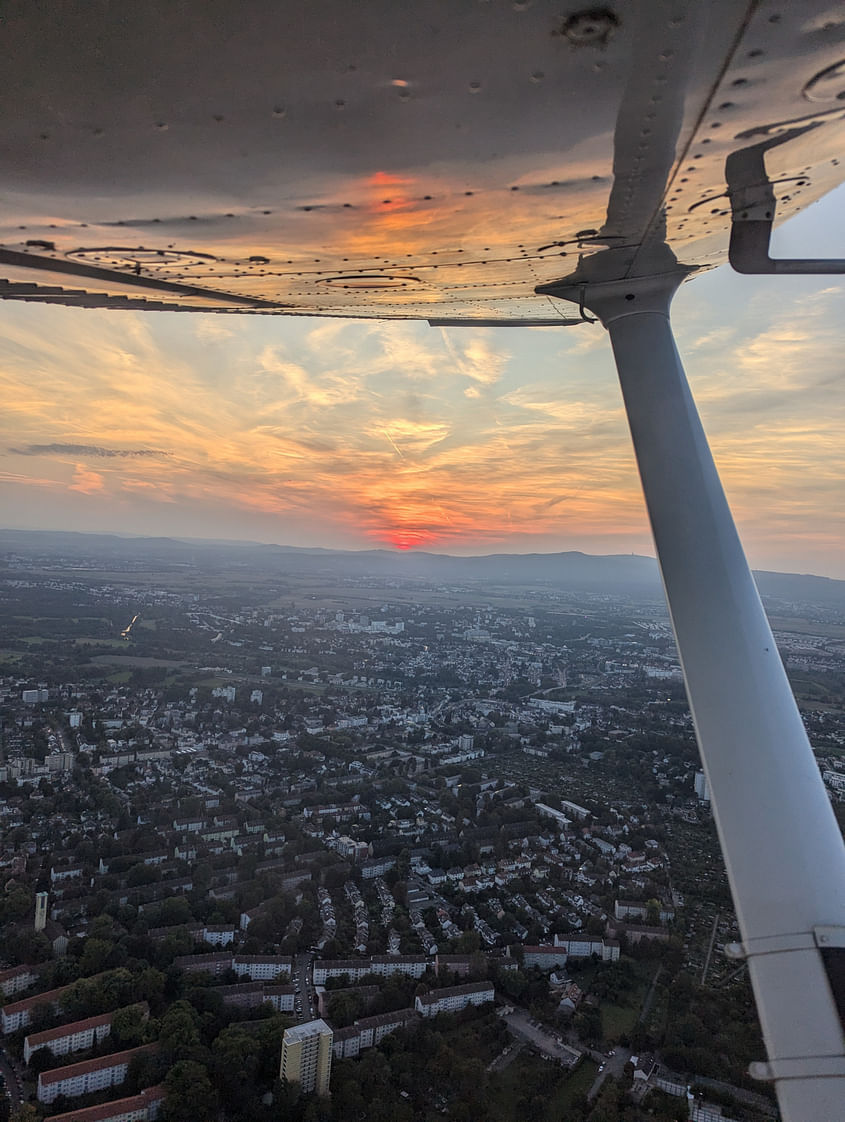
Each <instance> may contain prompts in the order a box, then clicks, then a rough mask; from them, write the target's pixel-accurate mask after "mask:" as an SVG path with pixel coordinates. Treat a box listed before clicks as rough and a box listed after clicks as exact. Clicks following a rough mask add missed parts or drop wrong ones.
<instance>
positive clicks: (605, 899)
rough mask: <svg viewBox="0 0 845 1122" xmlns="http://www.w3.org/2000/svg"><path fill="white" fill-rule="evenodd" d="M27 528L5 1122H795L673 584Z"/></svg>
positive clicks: (833, 651)
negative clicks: (416, 569) (743, 956)
mask: <svg viewBox="0 0 845 1122" xmlns="http://www.w3.org/2000/svg"><path fill="white" fill-rule="evenodd" d="M5 539H6V540H4V541H3V542H2V543H0V544H2V571H0V596H2V616H1V617H0V629H2V630H0V634H1V635H2V642H0V657H2V665H1V666H0V675H2V676H0V706H2V708H0V714H1V715H2V722H3V725H2V736H3V741H2V747H3V757H2V762H0V816H2V826H3V830H2V832H3V838H4V843H3V851H2V854H0V862H2V867H3V872H4V895H3V898H2V909H3V911H2V921H3V926H4V948H3V952H2V953H3V959H4V960H5V961H4V969H3V970H2V972H0V986H2V988H3V993H4V999H5V1004H4V1006H3V1009H2V1013H1V1014H0V1016H2V1026H0V1027H2V1031H3V1034H4V1035H3V1047H4V1059H3V1062H2V1065H0V1071H2V1075H3V1077H4V1080H5V1089H6V1097H5V1100H4V1105H5V1111H6V1115H7V1116H9V1115H10V1114H11V1117H13V1118H16V1119H17V1118H20V1119H26V1118H32V1119H42V1118H48V1119H51V1120H58V1119H61V1120H62V1122H70V1120H71V1119H74V1120H77V1122H89V1120H90V1122H93V1120H94V1119H98V1120H105V1119H115V1120H116V1119H124V1118H133V1119H152V1118H162V1119H172V1120H174V1122H178V1120H179V1119H189V1118H190V1119H196V1118H206V1117H207V1118H221V1119H223V1118H225V1119H233V1120H238V1119H262V1118H267V1119H270V1118H278V1117H290V1118H303V1119H313V1118H317V1119H323V1118H325V1119H335V1118H337V1119H347V1118H348V1119H352V1118H362V1117H366V1118H372V1119H380V1118H385V1119H388V1118H390V1119H405V1118H407V1119H414V1118H424V1119H428V1118H431V1119H436V1118H442V1117H447V1118H454V1119H463V1118H470V1117H478V1113H477V1111H478V1104H479V1102H480V1101H481V1102H483V1103H484V1113H483V1117H485V1118H490V1119H503V1120H504V1119H510V1118H514V1119H515V1118H518V1117H523V1116H524V1113H525V1111H526V1110H528V1109H531V1110H533V1111H535V1112H536V1113H538V1117H541V1118H549V1119H552V1118H555V1119H558V1118H566V1119H572V1120H573V1122H574V1120H576V1119H587V1118H589V1119H600V1118H610V1119H614V1118H622V1117H624V1118H626V1119H638V1118H643V1119H644V1118H647V1117H648V1118H650V1117H656V1118H664V1119H675V1118H687V1117H691V1118H693V1119H697V1120H701V1122H709V1120H710V1119H715V1118H720V1119H724V1120H726V1122H727V1120H728V1119H735V1120H738V1122H746V1120H748V1122H753V1120H760V1119H766V1118H776V1117H777V1116H778V1115H777V1108H776V1106H775V1103H774V1099H773V1097H772V1095H771V1093H770V1092H769V1090H768V1088H767V1087H766V1085H765V1084H759V1083H754V1082H752V1081H751V1080H750V1079H749V1077H748V1076H747V1074H746V1069H747V1066H748V1063H749V1062H750V1061H752V1060H754V1059H756V1058H758V1057H759V1056H760V1055H761V1054H762V1051H761V1050H762V1043H761V1040H760V1037H759V1030H758V1028H757V1024H756V1018H755V1015H754V1011H753V1005H752V999H751V993H750V988H749V986H748V982H747V976H746V974H745V971H744V967H743V966H741V965H740V966H737V963H736V962H735V961H733V960H732V959H730V957H729V956H728V955H726V953H725V945H726V944H728V943H730V942H731V941H733V940H734V939H735V938H736V937H737V929H736V921H735V918H734V914H733V909H732V905H731V901H730V895H729V892H728V887H727V881H726V878H725V874H724V870H723V866H722V862H721V857H720V855H719V851H718V844H717V841H716V836H715V830H714V827H713V823H712V816H711V813H710V809H709V801H708V791H707V785H706V780H705V778H704V775H703V773H702V772H701V770H700V765H699V762H698V754H697V749H696V746H695V740H694V736H693V732H692V724H691V719H690V716H689V713H688V710H687V706H686V701H685V697H684V691H683V685H682V679H681V673H680V668H679V666H678V662H677V658H676V653H675V648H674V641H673V638H672V634H671V629H670V627H669V623H668V617H667V615H666V611H665V607H664V606H663V604H662V601H661V599H660V597H659V590H656V591H654V592H652V591H651V589H650V588H649V587H645V588H644V589H643V590H641V591H640V592H639V593H637V592H634V593H613V592H606V593H599V592H597V591H595V590H590V589H588V590H583V589H578V588H577V587H576V588H574V589H573V588H569V589H567V588H563V587H555V586H554V584H553V583H551V582H548V581H546V582H545V583H543V582H537V583H535V584H534V585H520V584H519V583H515V582H514V581H511V582H510V583H508V582H504V581H503V582H502V583H499V584H497V583H495V582H490V581H489V580H488V581H485V582H484V583H483V584H482V583H481V582H476V581H474V580H472V579H471V578H468V579H466V580H465V581H464V583H458V582H455V583H451V582H450V583H449V584H436V583H433V582H424V581H421V580H420V579H419V578H417V577H414V578H403V577H402V576H401V575H400V576H397V575H396V574H395V573H392V572H387V571H383V572H377V571H376V572H374V573H373V575H370V576H367V575H366V574H365V573H364V572H362V571H359V570H360V568H361V566H360V565H359V566H357V567H354V566H351V567H350V568H352V569H353V570H354V571H352V572H351V573H350V574H349V575H347V576H343V572H344V566H343V565H340V566H339V567H335V568H333V567H332V566H331V565H328V566H326V567H324V569H323V570H322V571H320V569H319V568H318V567H315V566H314V565H312V564H311V563H310V562H309V564H308V565H305V566H304V567H303V566H302V565H301V564H300V565H298V564H297V559H296V558H295V557H294V558H289V559H288V561H287V563H285V562H284V561H279V559H278V558H273V559H269V560H268V559H266V558H265V559H263V560H262V561H260V562H258V561H255V560H254V558H253V554H252V553H250V552H249V551H241V553H240V554H239V553H238V552H237V551H234V552H232V551H229V552H228V553H227V552H226V551H223V552H222V553H221V551H220V550H219V549H218V550H217V551H216V552H215V550H214V548H213V547H211V546H208V547H203V546H201V545H199V544H196V546H195V547H194V548H192V550H191V555H190V559H189V560H185V559H182V560H180V561H179V562H178V563H177V562H174V560H173V557H172V555H171V552H169V551H168V547H167V543H166V542H161V543H152V544H151V543H149V542H136V541H134V540H133V539H123V540H122V541H121V542H118V544H117V545H114V546H113V548H112V549H111V551H110V553H109V556H108V557H107V558H106V559H103V558H102V556H98V543H99V539H98V538H97V537H95V536H85V535H38V534H29V535H18V536H17V537H13V536H10V535H5ZM100 552H102V550H100ZM139 552H140V553H141V554H143V557H141V558H139ZM338 556H339V557H340V558H341V560H342V559H343V555H338ZM353 556H354V555H353ZM156 557H157V559H156ZM300 560H301V559H300ZM828 583H829V584H830V586H831V588H830V589H828V596H827V603H824V604H822V605H814V604H811V603H809V602H804V603H800V602H797V601H786V600H782V599H781V600H772V601H771V602H770V604H769V611H770V616H771V618H772V622H773V626H774V629H775V633H776V635H777V638H778V642H779V646H780V650H781V653H782V657H783V658H784V661H785V664H786V666H787V669H788V670H789V672H790V674H791V677H792V680H793V686H794V688H795V689H796V690H797V692H798V696H799V701H800V702H801V704H802V708H803V712H804V717H805V722H806V724H807V728H808V731H809V733H810V737H811V740H812V743H813V746H814V748H815V751H816V757H817V760H818V764H819V768H820V770H821V772H822V775H823V778H824V781H825V783H826V785H827V787H828V790H829V793H830V797H831V800H832V801H833V803H834V808H835V809H836V811H837V814H838V816H839V818H840V822H842V821H843V819H845V813H843V811H845V803H843V799H845V749H843V744H845V714H843V710H842V697H841V688H842V687H841V682H842V671H843V668H845V598H843V599H842V600H841V602H837V600H836V596H835V593H836V582H828ZM576 584H577V581H576ZM796 587H798V586H796ZM808 587H810V588H811V587H812V585H810V586H808ZM474 1112H475V1113H474ZM720 1112H721V1113H720Z"/></svg>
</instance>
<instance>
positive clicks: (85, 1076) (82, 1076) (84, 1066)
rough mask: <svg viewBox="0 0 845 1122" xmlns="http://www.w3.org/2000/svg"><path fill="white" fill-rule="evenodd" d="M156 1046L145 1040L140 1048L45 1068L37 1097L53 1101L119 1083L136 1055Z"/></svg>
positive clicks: (124, 1077)
mask: <svg viewBox="0 0 845 1122" xmlns="http://www.w3.org/2000/svg"><path fill="white" fill-rule="evenodd" d="M157 1048H158V1045H157V1044H143V1045H141V1047H140V1048H129V1049H128V1050H127V1051H125V1052H115V1053H114V1055H112V1056H97V1057H96V1058H95V1059H93V1060H81V1061H80V1062H79V1063H78V1064H68V1065H67V1067H55V1068H52V1070H50V1071H42V1072H41V1074H40V1075H39V1076H38V1090H37V1098H38V1101H39V1102H40V1103H51V1102H53V1101H54V1100H55V1099H57V1098H58V1097H59V1095H65V1096H66V1097H67V1098H69V1099H73V1098H76V1097H77V1096H79V1095H90V1094H92V1093H93V1092H94V1091H103V1090H105V1089H106V1088H107V1087H116V1086H117V1085H118V1084H120V1083H122V1082H123V1081H124V1080H125V1079H126V1073H127V1071H128V1070H129V1065H130V1063H131V1062H132V1060H133V1059H134V1058H135V1056H140V1055H143V1054H144V1053H149V1052H154V1051H156V1049H157Z"/></svg>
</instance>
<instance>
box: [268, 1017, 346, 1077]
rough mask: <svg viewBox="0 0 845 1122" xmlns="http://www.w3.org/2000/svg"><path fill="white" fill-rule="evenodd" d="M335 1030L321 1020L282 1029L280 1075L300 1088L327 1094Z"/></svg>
mask: <svg viewBox="0 0 845 1122" xmlns="http://www.w3.org/2000/svg"><path fill="white" fill-rule="evenodd" d="M333 1040H334V1033H333V1032H332V1030H331V1028H330V1027H329V1026H328V1025H327V1024H326V1022H325V1021H323V1020H316V1021H307V1022H306V1023H305V1024H304V1025H295V1026H294V1027H293V1028H289V1029H285V1035H284V1038H283V1040H282V1060H281V1066H280V1069H279V1076H280V1078H281V1079H284V1080H286V1082H288V1083H298V1084H299V1085H300V1086H301V1087H302V1090H303V1091H306V1092H308V1091H316V1092H317V1094H318V1095H328V1094H329V1080H330V1079H331V1074H332V1041H333Z"/></svg>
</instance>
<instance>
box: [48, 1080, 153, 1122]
mask: <svg viewBox="0 0 845 1122" xmlns="http://www.w3.org/2000/svg"><path fill="white" fill-rule="evenodd" d="M164 1095H165V1091H164V1087H147V1088H146V1089H145V1090H143V1091H142V1092H141V1093H140V1095H130V1096H129V1098H127V1099H115V1100H114V1101H113V1102H110V1103H99V1104H98V1105H97V1106H87V1107H83V1108H82V1109H81V1110H80V1109H79V1108H78V1107H77V1109H76V1110H69V1111H66V1112H65V1113H64V1114H51V1115H50V1116H49V1118H45V1119H44V1122H108V1120H109V1119H110V1118H114V1117H116V1116H117V1115H119V1114H124V1113H127V1114H128V1113H129V1111H130V1110H140V1109H141V1108H142V1107H145V1106H149V1105H150V1103H154V1102H162V1101H163V1100H164Z"/></svg>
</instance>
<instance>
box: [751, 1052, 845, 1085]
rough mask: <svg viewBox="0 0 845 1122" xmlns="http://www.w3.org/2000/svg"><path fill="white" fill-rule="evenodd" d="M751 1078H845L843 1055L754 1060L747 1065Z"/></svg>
mask: <svg viewBox="0 0 845 1122" xmlns="http://www.w3.org/2000/svg"><path fill="white" fill-rule="evenodd" d="M748 1074H749V1075H750V1076H751V1078H752V1079H759V1080H761V1081H763V1082H772V1081H774V1080H776V1079H845V1056H806V1057H805V1056H798V1057H796V1058H795V1059H788V1060H755V1061H754V1062H753V1063H750V1064H749V1065H748Z"/></svg>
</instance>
